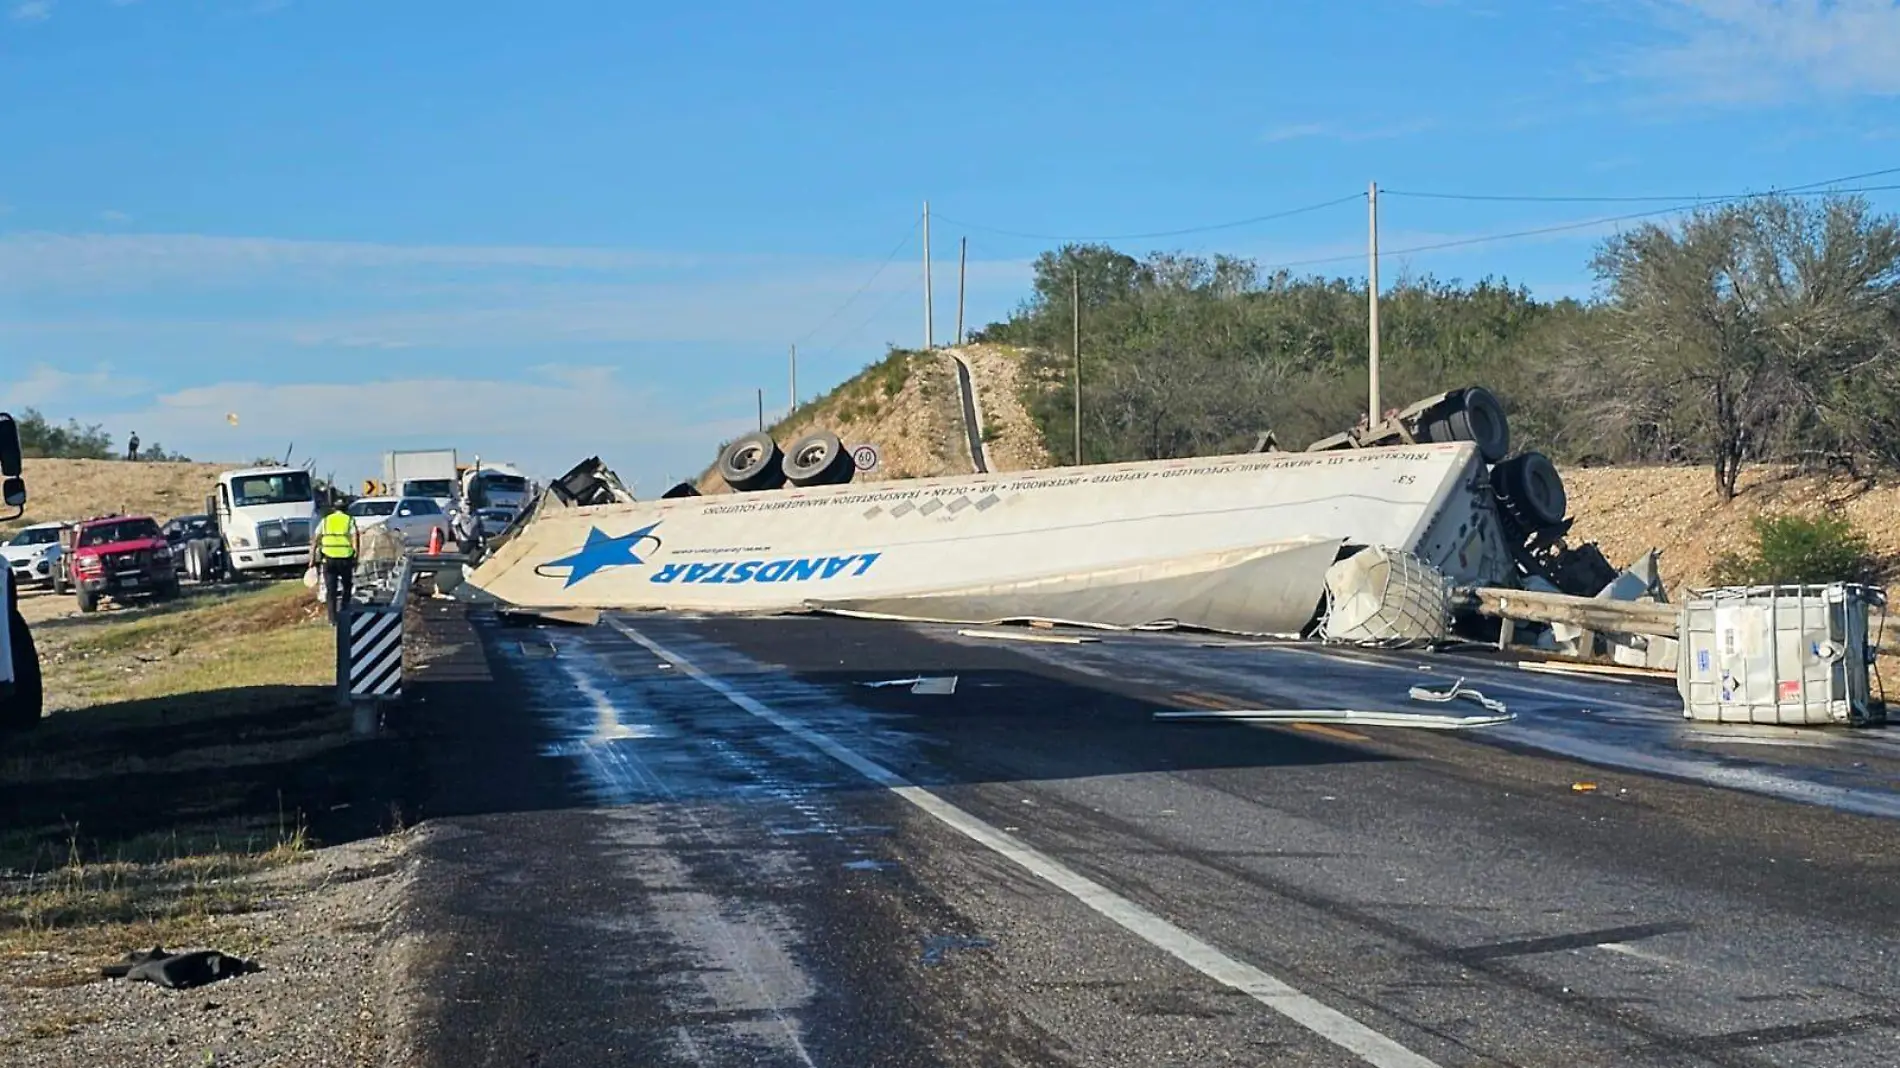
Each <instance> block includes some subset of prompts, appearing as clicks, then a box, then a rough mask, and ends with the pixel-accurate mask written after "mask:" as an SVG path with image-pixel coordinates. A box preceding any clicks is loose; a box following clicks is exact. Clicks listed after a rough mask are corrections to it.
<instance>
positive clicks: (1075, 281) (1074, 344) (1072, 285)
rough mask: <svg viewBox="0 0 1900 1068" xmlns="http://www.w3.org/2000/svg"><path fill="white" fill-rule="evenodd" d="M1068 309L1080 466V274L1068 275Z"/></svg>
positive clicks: (1079, 462)
mask: <svg viewBox="0 0 1900 1068" xmlns="http://www.w3.org/2000/svg"><path fill="white" fill-rule="evenodd" d="M1069 310H1070V313H1071V315H1072V316H1073V321H1072V323H1071V326H1072V328H1073V330H1074V332H1073V333H1072V334H1071V335H1070V337H1069V345H1070V351H1071V352H1073V353H1074V354H1075V465H1076V466H1077V467H1080V466H1082V276H1081V275H1080V274H1079V273H1072V274H1070V275H1069Z"/></svg>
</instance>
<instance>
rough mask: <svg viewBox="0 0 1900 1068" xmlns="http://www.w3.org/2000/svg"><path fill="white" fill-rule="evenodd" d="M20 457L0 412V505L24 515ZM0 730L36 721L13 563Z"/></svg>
mask: <svg viewBox="0 0 1900 1068" xmlns="http://www.w3.org/2000/svg"><path fill="white" fill-rule="evenodd" d="M21 466H22V465H21V462H20V429H19V427H18V426H17V425H16V424H15V423H14V421H13V417H12V416H11V415H8V414H7V413H5V412H0V504H3V505H4V506H5V509H6V511H7V512H8V513H11V514H7V515H4V516H3V518H6V519H18V518H20V516H22V515H24V514H26V479H25V478H24V477H22V472H21ZM0 606H3V610H0V631H3V632H4V633H0V730H14V729H21V728H26V727H31V726H33V725H34V724H36V723H38V722H39V720H40V709H41V704H42V691H41V686H40V658H39V652H38V650H36V649H34V647H33V632H32V631H30V630H28V629H27V626H26V620H25V619H24V618H22V617H21V615H20V595H19V591H18V589H16V588H15V586H14V579H13V575H12V569H11V568H5V569H0Z"/></svg>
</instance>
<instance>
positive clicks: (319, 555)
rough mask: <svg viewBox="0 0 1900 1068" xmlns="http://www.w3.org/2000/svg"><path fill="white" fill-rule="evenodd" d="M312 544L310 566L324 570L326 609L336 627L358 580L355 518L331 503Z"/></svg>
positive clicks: (318, 523) (357, 542)
mask: <svg viewBox="0 0 1900 1068" xmlns="http://www.w3.org/2000/svg"><path fill="white" fill-rule="evenodd" d="M311 540H312V541H313V542H314V543H315V544H314V545H313V546H312V549H313V552H312V554H311V556H312V559H311V563H313V564H316V565H318V566H319V567H320V568H322V574H321V576H320V578H321V579H322V582H323V605H324V608H325V610H326V611H327V612H328V613H329V615H330V622H331V623H335V622H336V621H337V620H338V619H339V618H341V616H342V614H343V609H344V607H345V606H347V605H348V604H349V603H350V587H351V585H352V584H353V582H354V580H355V578H356V551H357V548H358V546H359V540H358V537H357V531H356V518H355V517H354V516H352V515H350V513H348V512H346V511H344V510H343V506H342V505H341V504H338V503H336V502H335V501H332V502H330V505H329V510H328V511H327V512H325V513H324V516H323V518H322V519H321V520H319V521H318V522H317V536H316V537H315V538H313V539H311Z"/></svg>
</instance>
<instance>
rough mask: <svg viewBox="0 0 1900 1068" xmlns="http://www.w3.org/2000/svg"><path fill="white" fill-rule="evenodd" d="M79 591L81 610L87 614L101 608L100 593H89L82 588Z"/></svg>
mask: <svg viewBox="0 0 1900 1068" xmlns="http://www.w3.org/2000/svg"><path fill="white" fill-rule="evenodd" d="M78 592H79V610H80V611H81V612H83V613H85V614H87V615H90V614H92V613H93V612H97V611H98V610H99V595H98V594H96V593H88V592H87V591H85V590H80V591H78Z"/></svg>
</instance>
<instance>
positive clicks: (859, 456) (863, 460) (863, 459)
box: [851, 445, 877, 471]
mask: <svg viewBox="0 0 1900 1068" xmlns="http://www.w3.org/2000/svg"><path fill="white" fill-rule="evenodd" d="M851 462H852V463H854V464H857V465H858V470H860V471H870V470H872V469H874V468H876V467H877V446H875V445H860V446H858V447H857V448H855V449H852V450H851Z"/></svg>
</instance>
